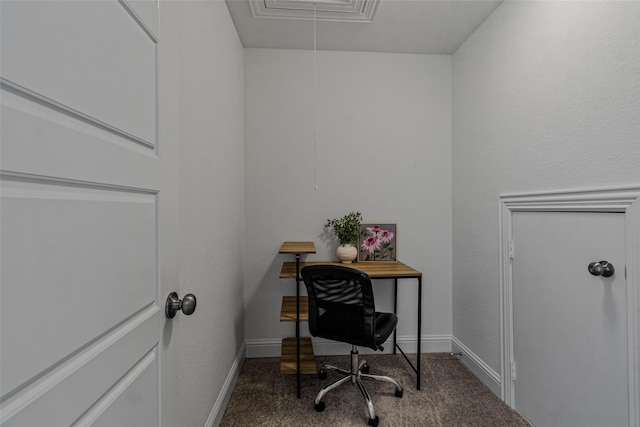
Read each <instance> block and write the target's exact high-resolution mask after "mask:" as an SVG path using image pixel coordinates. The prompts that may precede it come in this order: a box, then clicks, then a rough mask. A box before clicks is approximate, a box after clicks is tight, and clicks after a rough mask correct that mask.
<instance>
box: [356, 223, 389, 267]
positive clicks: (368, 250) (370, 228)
mask: <svg viewBox="0 0 640 427" xmlns="http://www.w3.org/2000/svg"><path fill="white" fill-rule="evenodd" d="M360 227H361V230H362V231H363V233H362V237H360V241H359V245H358V246H359V248H358V249H359V252H358V260H359V261H397V260H398V259H397V255H396V251H397V243H396V241H397V231H396V224H361V226H360Z"/></svg>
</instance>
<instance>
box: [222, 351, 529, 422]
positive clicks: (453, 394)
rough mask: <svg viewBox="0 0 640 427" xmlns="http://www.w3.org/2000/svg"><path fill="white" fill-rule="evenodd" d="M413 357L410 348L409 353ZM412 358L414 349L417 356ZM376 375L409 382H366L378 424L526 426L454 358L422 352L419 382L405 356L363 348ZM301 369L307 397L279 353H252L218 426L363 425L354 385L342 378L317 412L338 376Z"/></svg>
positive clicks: (325, 359) (339, 361)
mask: <svg viewBox="0 0 640 427" xmlns="http://www.w3.org/2000/svg"><path fill="white" fill-rule="evenodd" d="M409 356H410V357H411V355H409ZM414 357H415V355H414ZM361 358H365V359H366V360H367V361H368V363H369V365H370V367H371V373H372V374H380V375H388V376H391V377H394V378H395V379H396V380H398V381H399V382H400V384H402V386H403V387H404V395H403V397H402V398H397V397H395V396H394V391H395V387H394V386H393V385H392V384H387V383H382V382H377V381H366V382H365V383H364V384H365V386H366V387H367V390H369V393H370V394H371V396H372V399H373V403H374V406H375V411H376V415H377V416H378V417H379V418H380V424H379V425H380V426H408V427H409V426H487V427H489V426H490V427H498V426H523V427H526V426H529V424H528V423H527V422H526V421H525V420H524V419H523V418H522V417H520V416H519V415H518V414H517V413H515V412H514V411H512V410H511V409H510V408H509V407H507V406H506V405H505V404H504V403H503V402H502V401H501V400H500V399H499V398H498V397H496V396H495V395H494V394H493V393H492V392H491V391H490V390H489V389H488V388H487V387H486V386H485V385H484V384H482V383H481V382H480V381H479V380H478V379H477V378H476V377H475V376H474V375H473V374H472V373H471V372H470V371H469V370H468V369H467V368H466V367H465V366H464V365H463V364H462V363H460V361H458V360H457V358H456V357H453V356H451V355H450V354H448V353H427V354H423V357H422V369H423V370H422V389H421V390H416V388H415V385H416V383H415V374H414V372H413V370H412V369H411V367H409V365H408V364H407V362H406V361H405V360H404V359H403V358H402V356H401V355H399V354H398V355H383V354H372V355H361ZM316 359H317V360H318V364H319V366H320V364H324V363H328V364H333V365H336V366H340V367H343V368H348V366H349V356H348V355H345V356H317V357H316ZM338 377H339V374H337V373H335V372H329V373H328V378H327V379H326V380H319V379H318V377H317V376H316V375H303V376H302V390H301V391H302V396H301V398H300V399H297V398H296V378H295V375H282V374H281V373H280V366H279V359H277V358H263V359H247V360H246V361H245V364H244V366H243V367H242V370H241V372H240V375H239V377H238V381H237V384H236V387H235V389H234V390H233V393H232V396H231V399H230V401H229V404H228V405H227V408H226V410H225V413H224V416H223V418H222V421H221V424H220V425H221V426H319V425H324V426H366V425H367V421H368V413H367V409H366V405H365V403H364V400H363V399H362V396H361V394H360V391H359V390H358V388H357V386H352V385H351V384H344V385H342V386H341V387H339V388H337V389H335V390H332V391H331V392H329V393H328V394H327V395H326V396H325V397H324V399H323V400H324V401H325V403H326V409H325V410H324V411H323V412H316V411H315V410H314V409H313V400H314V398H315V395H316V394H317V392H318V391H319V390H320V389H321V388H322V386H323V385H326V384H328V383H330V382H331V381H333V380H334V379H336V378H338Z"/></svg>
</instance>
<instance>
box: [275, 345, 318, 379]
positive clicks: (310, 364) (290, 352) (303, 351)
mask: <svg viewBox="0 0 640 427" xmlns="http://www.w3.org/2000/svg"><path fill="white" fill-rule="evenodd" d="M280 372H282V373H283V374H295V373H296V339H295V338H284V339H283V340H282V350H281V355H280ZM300 373H301V374H317V373H318V371H317V368H316V358H315V357H314V355H313V344H312V342H311V338H309V337H300Z"/></svg>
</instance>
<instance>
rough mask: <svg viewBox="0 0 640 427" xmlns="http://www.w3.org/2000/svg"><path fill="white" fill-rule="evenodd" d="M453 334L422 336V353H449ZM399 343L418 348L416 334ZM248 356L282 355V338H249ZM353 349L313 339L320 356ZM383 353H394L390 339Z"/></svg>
mask: <svg viewBox="0 0 640 427" xmlns="http://www.w3.org/2000/svg"><path fill="white" fill-rule="evenodd" d="M451 338H452V337H451V335H425V336H423V337H422V344H421V348H420V352H421V353H449V352H451ZM397 342H398V345H399V346H400V347H401V348H402V351H404V352H405V353H415V352H416V350H417V342H416V338H415V337H414V336H409V335H407V336H399V337H398V338H397ZM246 344H247V358H248V359H252V358H259V357H280V347H281V345H282V339H280V338H274V339H267V340H247V341H246ZM350 350H351V346H350V345H349V344H344V343H339V342H335V341H330V340H325V339H322V338H314V339H313V352H314V354H316V355H318V356H332V355H338V354H348V353H349V351H350ZM359 351H360V352H361V353H362V354H367V353H375V352H374V351H373V350H370V349H367V348H361V349H359ZM382 353H385V354H390V353H393V344H392V341H391V340H389V341H387V343H386V344H385V345H384V351H383V352H382Z"/></svg>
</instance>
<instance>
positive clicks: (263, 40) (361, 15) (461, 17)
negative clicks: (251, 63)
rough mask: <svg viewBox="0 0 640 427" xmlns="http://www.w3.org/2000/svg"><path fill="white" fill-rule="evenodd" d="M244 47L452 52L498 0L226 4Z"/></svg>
mask: <svg viewBox="0 0 640 427" xmlns="http://www.w3.org/2000/svg"><path fill="white" fill-rule="evenodd" d="M226 3H227V7H228V8H229V12H230V13H231V17H232V19H233V22H234V23H235V26H236V29H237V31H238V34H239V36H240V40H241V42H242V45H243V46H244V47H256V48H274V49H313V46H314V4H315V9H316V10H315V25H316V46H317V49H318V50H338V51H340V50H341V51H363V52H395V53H424V54H451V53H453V52H454V51H455V50H456V49H457V48H458V46H460V45H461V44H462V43H463V42H464V41H465V40H466V39H467V37H469V35H471V33H473V31H474V30H475V29H476V28H478V26H479V25H480V24H481V23H482V22H484V20H485V19H487V17H488V16H489V15H491V13H493V11H494V10H495V9H496V8H497V7H498V6H499V5H500V4H501V3H502V0H315V1H314V0H226Z"/></svg>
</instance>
